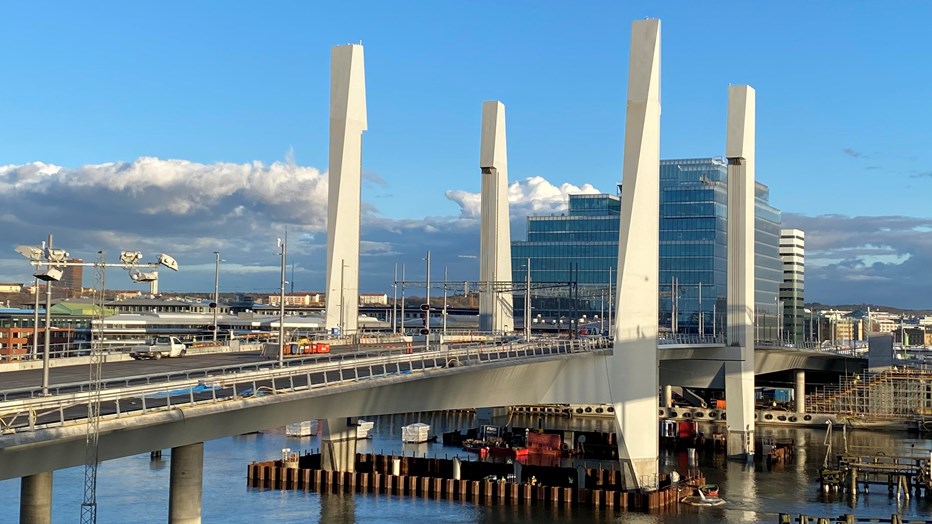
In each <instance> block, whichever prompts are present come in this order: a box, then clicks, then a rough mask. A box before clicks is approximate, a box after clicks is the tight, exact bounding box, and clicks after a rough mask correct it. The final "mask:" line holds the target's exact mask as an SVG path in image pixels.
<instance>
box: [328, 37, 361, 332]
mask: <svg viewBox="0 0 932 524" xmlns="http://www.w3.org/2000/svg"><path fill="white" fill-rule="evenodd" d="M367 127H368V120H367V117H366V73H365V65H364V62H363V49H362V45H358V44H347V45H339V46H334V47H333V48H332V49H331V54H330V166H329V168H328V171H329V172H330V175H329V176H330V178H329V185H330V187H329V194H328V197H327V275H326V279H327V296H326V301H327V311H326V326H327V329H333V328H339V329H340V330H341V332H342V333H341V334H346V333H349V334H354V333H355V332H356V327H357V323H358V319H359V206H360V199H361V193H360V191H361V180H362V178H361V176H362V133H363V131H365V130H366V128H367Z"/></svg>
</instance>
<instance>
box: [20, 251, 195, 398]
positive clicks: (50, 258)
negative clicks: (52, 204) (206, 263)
mask: <svg viewBox="0 0 932 524" xmlns="http://www.w3.org/2000/svg"><path fill="white" fill-rule="evenodd" d="M15 251H16V252H17V253H19V254H20V255H22V256H24V257H26V258H27V259H29V263H30V264H31V265H32V266H34V267H35V268H36V272H35V274H34V275H33V276H34V277H35V278H36V313H35V320H36V322H35V324H38V302H39V299H38V293H39V289H38V282H39V281H40V280H41V281H44V282H45V283H46V288H45V336H44V342H45V350H44V352H43V355H42V392H41V394H42V395H43V396H46V395H48V387H49V357H50V356H51V339H50V337H51V303H52V288H51V283H52V281H59V280H61V278H62V276H63V275H64V273H63V268H65V267H74V266H81V267H100V268H105V267H122V268H123V269H126V270H127V271H128V272H129V273H130V278H131V279H132V280H133V281H134V282H154V281H156V280H157V279H158V272H157V271H150V272H142V271H139V269H138V268H157V267H159V266H165V267H167V268H169V269H171V270H172V271H178V262H177V261H176V260H175V259H174V258H173V257H171V256H169V255H166V254H164V253H162V254H160V255H159V258H158V261H156V262H148V263H139V260H141V259H142V253H140V252H139V251H121V252H120V263H119V264H107V263H105V262H102V261H100V262H96V263H89V262H72V261H68V256H69V254H68V252H67V251H65V250H64V249H54V248H53V247H52V235H51V234H49V237H48V243H47V244H46V243H44V244H43V245H42V247H36V246H17V247H16V248H15ZM37 344H38V327H37V326H36V325H34V326H33V353H35V352H36V346H37Z"/></svg>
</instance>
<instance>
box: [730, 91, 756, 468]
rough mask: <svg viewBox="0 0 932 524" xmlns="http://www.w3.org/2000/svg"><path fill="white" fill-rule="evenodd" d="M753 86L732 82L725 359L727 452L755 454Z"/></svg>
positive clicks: (749, 456)
mask: <svg viewBox="0 0 932 524" xmlns="http://www.w3.org/2000/svg"><path fill="white" fill-rule="evenodd" d="M755 103H756V102H755V93H754V89H753V88H751V87H750V86H729V87H728V126H727V139H726V144H725V156H726V157H727V158H728V253H727V254H728V256H727V260H728V271H727V275H728V282H727V290H726V295H727V304H728V330H727V332H728V333H727V334H728V337H727V339H728V345H729V346H732V347H735V348H737V349H738V352H737V355H736V358H735V359H734V360H729V361H726V362H725V399H726V400H727V401H728V403H727V405H726V408H725V411H726V415H727V423H728V457H729V458H733V459H741V460H753V458H754V184H755V182H754V163H755V152H754V129H755V127H754V119H755Z"/></svg>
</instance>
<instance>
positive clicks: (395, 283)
mask: <svg viewBox="0 0 932 524" xmlns="http://www.w3.org/2000/svg"><path fill="white" fill-rule="evenodd" d="M392 334H393V335H396V334H398V262H395V269H394V271H393V273H392Z"/></svg>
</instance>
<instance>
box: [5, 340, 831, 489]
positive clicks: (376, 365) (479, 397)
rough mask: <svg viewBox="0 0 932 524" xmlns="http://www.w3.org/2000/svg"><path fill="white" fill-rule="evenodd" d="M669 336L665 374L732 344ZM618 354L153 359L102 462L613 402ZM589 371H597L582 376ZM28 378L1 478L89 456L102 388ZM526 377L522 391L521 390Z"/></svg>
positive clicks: (124, 392) (104, 436) (511, 347)
mask: <svg viewBox="0 0 932 524" xmlns="http://www.w3.org/2000/svg"><path fill="white" fill-rule="evenodd" d="M668 342H673V343H669V344H661V346H660V347H661V348H662V351H661V352H660V353H661V355H662V357H661V369H662V367H663V364H662V363H663V362H676V361H681V362H688V363H695V362H696V361H697V358H696V356H697V354H700V355H701V354H702V353H703V352H719V351H726V350H727V347H726V346H722V345H720V344H715V343H707V344H703V346H704V347H702V346H699V345H697V344H692V345H686V344H682V343H676V342H679V341H668ZM612 351H613V345H612V343H611V342H610V341H609V340H608V339H605V338H581V339H576V340H568V339H540V340H536V341H532V342H530V343H528V342H509V343H504V344H502V343H498V344H462V345H450V346H447V347H444V348H442V349H438V350H433V351H424V350H421V351H418V352H413V353H405V352H402V351H399V350H392V351H373V350H368V351H361V352H348V353H340V354H333V355H327V356H319V355H315V356H309V357H306V358H300V357H299V358H295V359H293V360H288V361H286V363H287V366H285V367H281V368H280V367H278V366H277V363H275V362H271V361H267V360H260V359H259V358H258V357H256V355H255V354H254V353H250V354H245V355H244V354H240V355H236V357H237V358H226V359H222V360H221V362H219V363H216V362H213V361H215V360H217V359H216V358H213V356H203V357H200V358H197V357H188V358H186V359H179V360H176V361H174V362H175V363H177V364H173V365H172V368H173V369H170V370H168V371H156V368H160V367H161V368H164V366H161V365H160V366H155V365H152V364H156V363H142V362H140V363H136V362H126V363H125V364H126V365H124V366H121V368H120V369H118V370H114V371H113V372H110V373H107V375H108V376H107V378H106V379H105V380H104V381H103V383H102V386H103V387H102V390H101V392H100V398H99V402H100V417H101V420H100V424H101V426H100V438H101V441H100V442H101V451H100V453H101V459H102V460H106V459H111V458H117V457H123V456H128V455H133V454H137V453H144V452H148V451H151V450H154V449H163V448H167V447H177V446H182V445H188V444H191V443H197V442H203V441H205V440H210V439H214V438H221V437H225V436H230V435H237V434H241V433H248V432H252V431H259V430H262V429H266V428H269V427H274V426H282V425H285V424H288V423H292V422H297V421H300V420H308V419H331V420H332V419H341V418H347V417H356V416H360V415H382V414H392V413H399V412H408V411H438V410H444V409H466V408H471V407H475V406H477V405H481V406H490V407H495V406H508V405H515V404H530V403H581V404H582V403H600V402H604V401H605V400H606V399H609V400H611V394H610V392H609V391H608V389H607V387H606V381H605V379H604V376H594V374H593V370H598V369H599V363H598V362H597V361H598V360H599V359H605V358H607V357H610V356H611V354H612ZM758 352H759V353H761V354H763V355H766V356H765V358H763V359H761V361H764V362H767V364H766V366H765V367H764V368H762V370H761V371H765V372H774V371H780V370H787V369H805V367H806V366H808V367H809V368H811V369H824V367H823V365H824V364H825V363H831V362H837V361H838V356H837V355H835V354H832V353H825V352H822V351H805V350H802V351H800V350H786V349H770V350H768V349H760V350H758ZM221 355H222V354H221ZM226 355H229V354H226ZM218 356H219V355H218ZM713 356H714V353H713V354H712V355H709V357H708V361H712V360H713ZM716 358H723V357H722V356H721V355H719V356H717V357H716ZM233 361H237V363H230V362H233ZM166 362H167V361H165V362H163V363H166ZM163 363H157V364H163ZM147 364H148V365H147ZM593 364H594V365H593ZM603 364H604V363H603ZM720 366H721V364H720ZM801 366H803V367H802V368H801ZM80 369H83V367H80ZM602 369H604V367H603V368H602ZM582 370H587V371H585V373H589V375H588V376H581V375H580V373H581V372H582ZM140 371H142V372H143V373H140ZM602 373H603V375H604V371H603V372H602ZM720 374H721V370H719V371H717V372H715V373H708V374H706V375H705V376H704V377H703V378H702V380H704V381H706V382H708V383H713V384H714V382H715V381H716V378H717V377H718V376H719V375H720ZM17 375H24V376H21V377H17ZM31 375H34V374H30V373H29V372H8V373H4V378H5V380H4V382H5V384H11V385H13V387H10V388H7V389H4V390H3V391H2V392H0V394H2V397H0V465H2V467H0V480H2V479H7V478H14V477H21V476H28V475H33V474H36V473H38V472H41V471H48V470H55V469H61V468H65V467H71V466H75V465H79V464H81V463H82V462H83V460H84V444H85V442H84V440H85V424H86V419H87V413H88V411H87V409H88V402H89V401H90V400H91V399H92V395H93V394H94V392H93V391H91V390H90V388H89V385H88V383H87V381H86V380H78V381H68V380H67V379H68V378H69V377H70V376H71V375H66V374H63V377H62V378H63V379H64V380H58V381H55V380H53V382H52V383H51V384H50V386H49V389H50V392H51V396H49V397H43V396H40V395H39V394H38V393H39V392H40V388H39V387H37V386H35V384H34V380H33V385H32V386H26V387H16V385H17V384H18V383H22V382H24V381H29V380H32V379H34V376H31ZM532 377H533V378H532ZM663 377H664V373H663V371H661V379H663ZM53 378H54V377H53ZM664 382H665V383H668V384H672V383H676V382H666V381H664ZM518 384H520V385H521V387H515V386H516V385H518ZM655 400H656V399H655ZM155 428H157V429H158V430H157V431H153V429H155Z"/></svg>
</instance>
